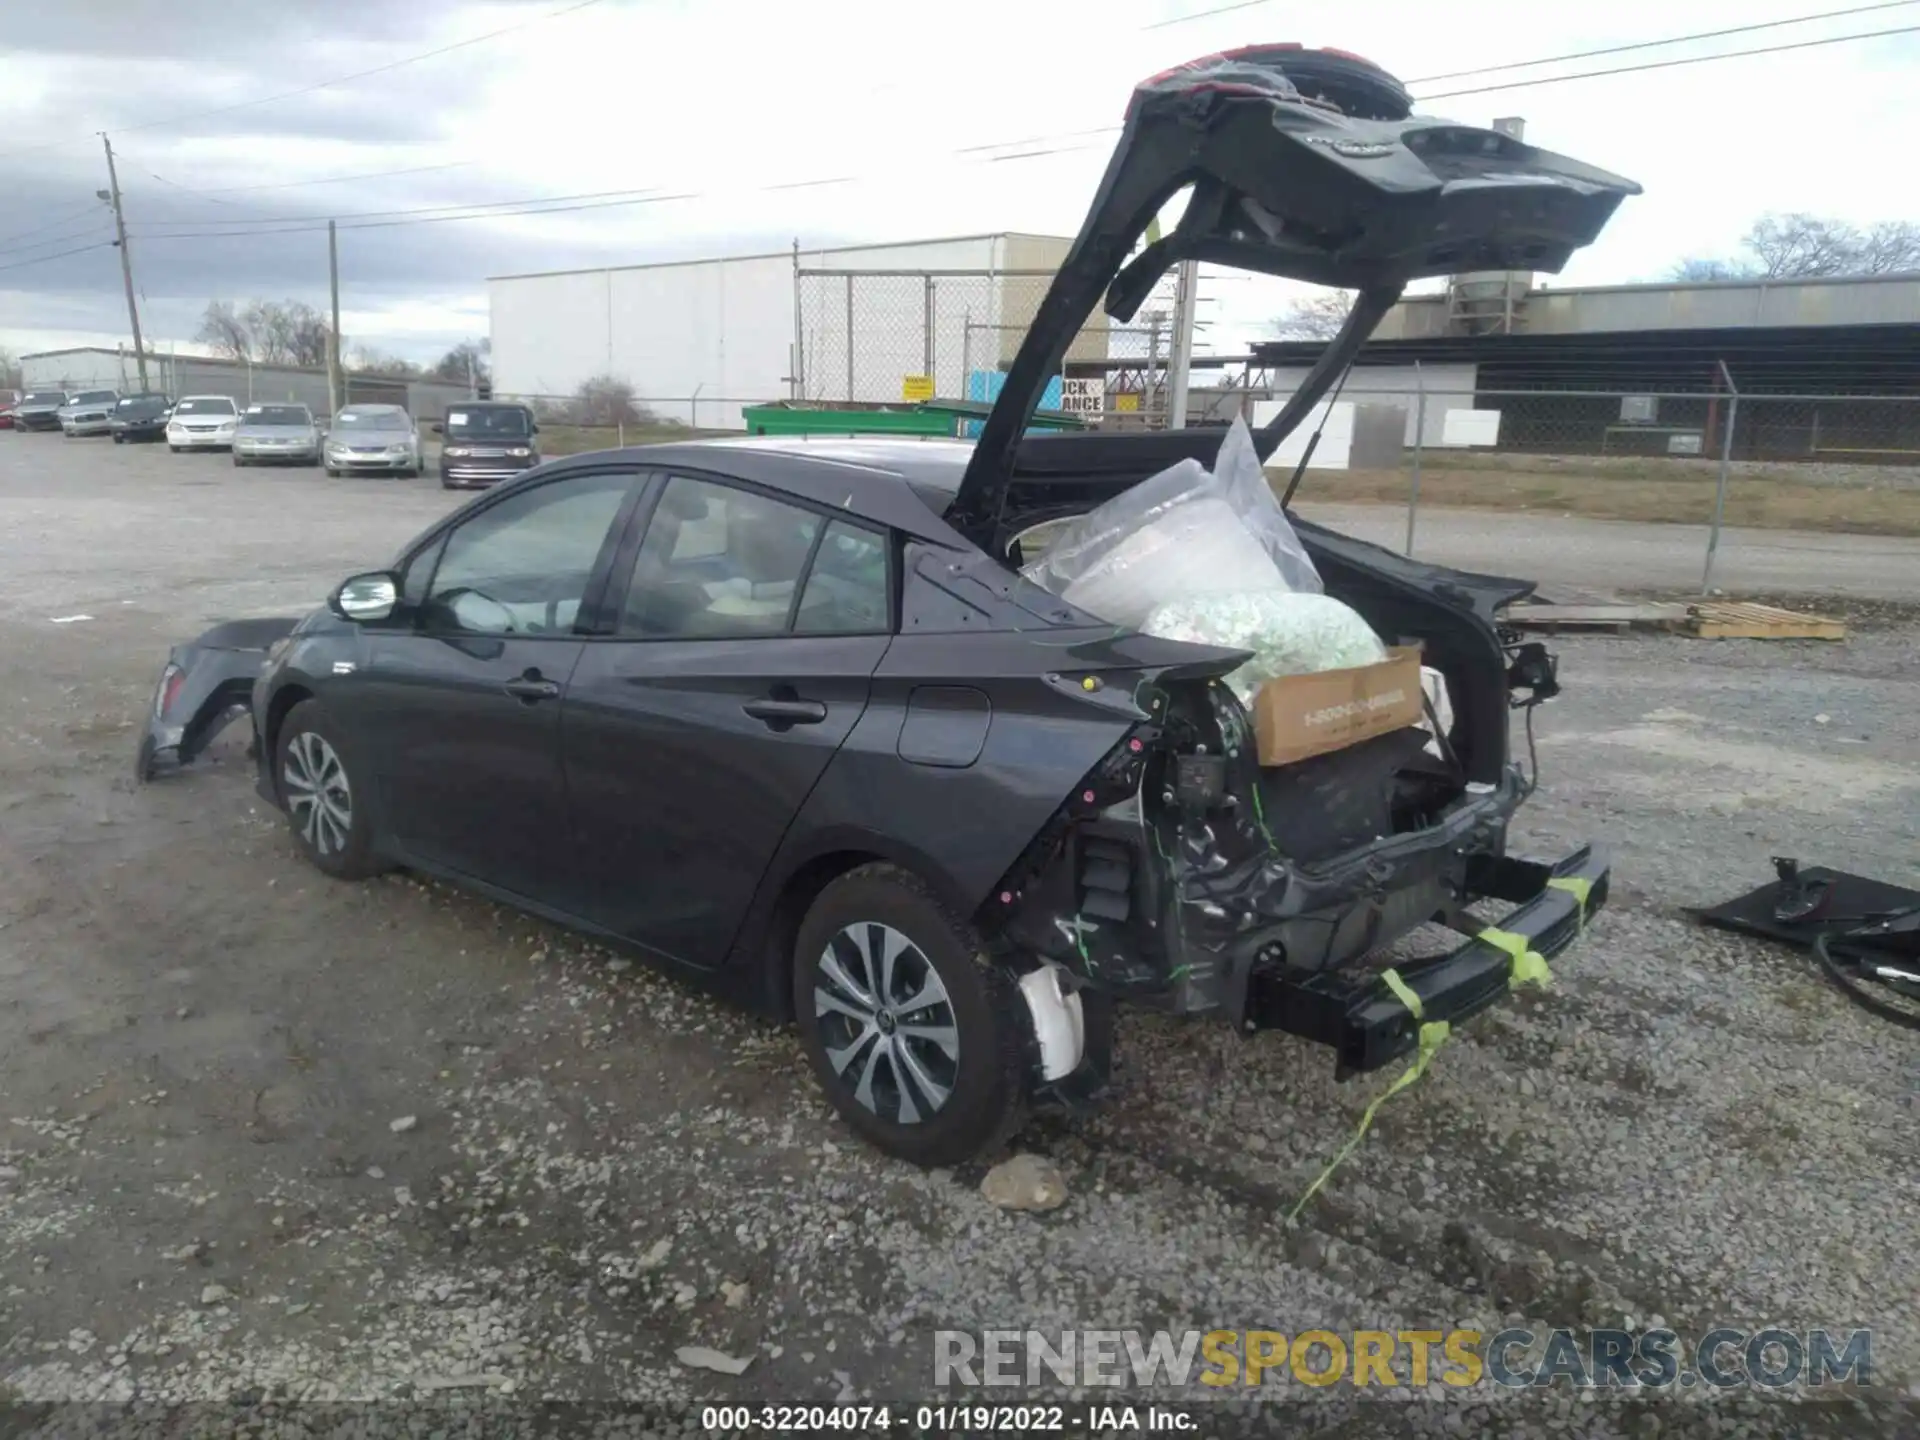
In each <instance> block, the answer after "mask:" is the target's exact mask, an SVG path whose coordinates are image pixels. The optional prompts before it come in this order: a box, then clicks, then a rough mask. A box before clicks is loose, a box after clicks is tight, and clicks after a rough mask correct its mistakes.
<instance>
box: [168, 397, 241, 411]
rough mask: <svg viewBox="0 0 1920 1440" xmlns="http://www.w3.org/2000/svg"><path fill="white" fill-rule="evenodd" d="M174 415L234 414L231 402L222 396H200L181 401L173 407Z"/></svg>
mask: <svg viewBox="0 0 1920 1440" xmlns="http://www.w3.org/2000/svg"><path fill="white" fill-rule="evenodd" d="M173 413H174V414H176V415H231V414H233V413H234V410H233V401H231V400H229V399H227V397H226V396H224V395H202V396H199V397H198V398H197V399H192V400H182V401H181V402H180V403H179V404H178V405H176V406H174V407H173Z"/></svg>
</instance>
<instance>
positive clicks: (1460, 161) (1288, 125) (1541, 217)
mask: <svg viewBox="0 0 1920 1440" xmlns="http://www.w3.org/2000/svg"><path fill="white" fill-rule="evenodd" d="M1411 111H1412V101H1411V100H1410V99H1409V97H1408V95H1407V93H1406V91H1405V89H1404V88H1402V86H1401V85H1400V83H1399V82H1398V81H1397V80H1395V79H1393V77H1392V76H1390V75H1388V74H1387V73H1386V72H1385V71H1383V70H1381V69H1380V68H1379V67H1378V66H1375V65H1373V64H1372V63H1371V62H1369V61H1366V60H1363V59H1361V58H1359V57H1358V56H1352V55H1348V54H1346V53H1344V52H1341V51H1333V50H1307V49H1303V48H1301V47H1300V46H1297V45H1255V46H1248V47H1246V48H1244V49H1240V50H1233V51H1227V52H1224V53H1222V54H1219V55H1212V56H1208V57H1206V58H1204V59H1200V60H1195V61H1192V62H1189V63H1188V64H1186V65H1182V66H1178V67H1176V68H1175V69H1172V70H1167V71H1164V72H1162V73H1161V74H1159V75H1156V76H1154V77H1152V78H1151V79H1149V80H1147V81H1144V82H1143V83H1142V84H1141V85H1140V86H1138V87H1137V88H1136V90H1135V91H1134V94H1133V98H1132V100H1131V102H1130V103H1129V105H1128V107H1127V116H1126V124H1125V127H1124V129H1123V132H1122V134H1121V136H1120V139H1119V142H1118V143H1117V144H1116V146H1115V148H1114V153H1113V159H1112V160H1111V161H1109V162H1108V165H1107V170H1106V174H1105V176H1104V177H1103V179H1102V180H1101V183H1100V188H1099V191H1098V192H1097V194H1096V195H1095V198H1094V202H1093V205H1092V207H1091V208H1090V209H1089V211H1088V214H1087V219H1086V222H1085V223H1084V224H1083V225H1082V226H1081V229H1080V233H1079V235H1078V236H1076V237H1075V239H1074V243H1073V246H1072V248H1071V249H1070V250H1069V251H1068V252H1067V257H1066V259H1065V260H1064V261H1063V262H1062V264H1061V266H1060V269H1059V272H1058V273H1057V274H1056V275H1055V276H1054V279H1053V282H1052V284H1051V285H1050V286H1049V287H1048V290H1047V294H1046V297H1045V299H1044V300H1043V301H1042V303H1041V305H1040V308H1039V310H1038V312H1037V313H1036V315H1035V319H1034V323H1033V325H1032V327H1031V328H1030V329H1029V330H1028V332H1027V335H1026V339H1025V341H1024V342H1023V343H1022V344H1021V346H1020V349H1019V351H1018V353H1017V354H1016V355H1015V357H1014V360H1013V363H1012V364H1011V366H1009V368H1008V371H1007V379H1006V382H1005V385H1004V386H1003V388H1002V389H1001V391H1000V394H999V396H998V398H997V400H996V402H995V404H994V408H993V411H992V413H991V414H990V415H989V416H988V418H987V421H986V423H985V425H984V426H983V427H982V430H981V435H980V441H979V444H978V445H977V446H976V447H975V450H974V453H973V457H972V460H971V462H970V463H969V465H968V467H967V473H966V477H965V479H964V481H963V482H962V484H961V486H960V489H959V491H958V493H957V494H956V495H955V497H954V500H953V503H952V505H951V506H950V507H949V508H948V511H947V518H948V520H949V521H951V522H953V523H954V524H955V526H956V527H957V528H959V529H960V530H961V531H962V532H963V533H965V534H966V535H967V537H968V538H969V539H971V540H973V541H974V542H975V543H976V544H979V545H981V546H982V547H984V548H986V549H988V550H989V551H990V552H991V553H994V554H1000V553H1003V552H1004V542H1005V540H1006V538H1007V536H1008V534H1009V533H1010V532H1009V528H1008V527H1009V525H1010V524H1015V525H1017V523H1018V517H1017V516H1012V515H1009V513H1008V501H1009V496H1010V492H1011V491H1012V490H1013V489H1014V487H1015V486H1016V485H1017V483H1018V482H1019V481H1021V480H1023V479H1026V478H1027V477H1034V478H1035V479H1041V478H1043V477H1046V476H1049V475H1064V474H1074V475H1078V476H1081V477H1085V476H1088V475H1090V474H1092V473H1095V472H1097V471H1098V470H1099V469H1101V468H1103V467H1104V466H1107V465H1115V466H1125V467H1127V468H1131V469H1133V470H1135V472H1136V473H1138V467H1139V465H1140V463H1141V454H1142V449H1141V447H1140V446H1138V445H1132V446H1125V447H1123V448H1122V449H1120V450H1117V451H1116V449H1115V444H1116V437H1113V436H1102V435H1099V434H1097V433H1096V434H1087V435H1078V434H1068V435H1054V436H1032V437H1029V436H1027V435H1026V433H1025V432H1026V429H1027V425H1028V423H1029V422H1030V421H1031V419H1032V418H1033V414H1034V411H1035V409H1036V408H1037V407H1038V405H1039V401H1040V397H1041V394H1042V392H1043V391H1044V389H1045V387H1046V384H1047V381H1048V380H1049V379H1050V378H1051V377H1052V376H1054V375H1056V374H1057V373H1059V368H1060V363H1061V360H1062V358H1063V357H1064V356H1065V355H1066V352H1067V347H1068V346H1069V345H1070V344H1071V343H1072V341H1073V338H1074V336H1075V335H1076V334H1078V333H1079V330H1080V328H1081V326H1082V325H1084V324H1085V323H1086V320H1087V318H1088V316H1090V315H1091V314H1092V313H1093V309H1094V306H1095V305H1096V304H1099V303H1100V302H1101V300H1102V297H1103V296H1104V298H1105V307H1106V310H1107V313H1108V314H1110V315H1112V316H1113V317H1114V318H1115V319H1117V320H1121V321H1125V320H1130V319H1131V318H1132V317H1133V314H1134V312H1135V310H1136V309H1137V308H1138V306H1139V305H1140V304H1141V302H1142V301H1143V300H1145V299H1146V297H1147V295H1148V293H1149V292H1150V291H1151V290H1152V288H1153V286H1154V284H1155V283H1156V282H1157V281H1158V280H1159V279H1160V278H1161V276H1163V275H1164V274H1165V273H1166V272H1167V270H1168V269H1169V268H1170V267H1171V266H1173V265H1174V264H1176V263H1178V262H1179V261H1182V260H1187V259H1194V260H1202V261H1210V262H1213V263H1217V264H1222V265H1230V266H1233V267H1235V268H1237V269H1242V270H1251V271H1255V272H1258V273H1260V274H1266V275H1274V276H1280V277H1284V278H1287V279H1293V280H1301V281H1306V282H1308V283H1311V284H1317V285H1328V286H1337V287H1341V288H1345V289H1352V290H1356V291H1358V292H1359V296H1358V299H1357V301H1356V303H1355V305H1354V307H1353V311H1352V313H1351V314H1350V315H1349V317H1348V320H1347V323H1346V326H1345V327H1344V328H1343V329H1342V330H1341V332H1340V334H1339V335H1338V336H1337V337H1336V338H1335V339H1334V340H1333V341H1331V342H1330V343H1329V344H1328V346H1327V350H1326V352H1325V354H1324V355H1323V356H1322V357H1321V359H1320V361H1319V363H1318V364H1316V365H1315V366H1314V368H1313V370H1312V371H1311V373H1310V374H1309V375H1308V376H1307V378H1306V379H1305V381H1304V382H1303V383H1302V385H1301V386H1300V388H1299V390H1298V391H1296V392H1295V394H1294V395H1293V397H1292V399H1291V400H1290V402H1289V403H1288V404H1287V405H1285V406H1284V407H1282V409H1281V412H1280V413H1279V414H1278V415H1276V416H1275V417H1274V419H1273V420H1272V421H1271V422H1270V423H1269V424H1268V425H1266V426H1265V427H1263V428H1262V429H1261V430H1260V431H1258V432H1256V434H1255V443H1256V446H1257V448H1258V450H1259V453H1260V457H1261V459H1263V460H1264V459H1266V458H1268V457H1269V456H1271V455H1272V454H1273V452H1274V450H1275V449H1277V448H1278V447H1279V445H1280V442H1281V440H1282V439H1284V438H1285V436H1286V435H1287V434H1288V433H1289V432H1290V431H1292V430H1293V429H1294V428H1295V427H1296V426H1298V425H1299V424H1300V422H1301V420H1302V419H1303V418H1304V417H1305V416H1306V415H1307V414H1308V413H1309V412H1310V411H1311V409H1312V407H1313V405H1314V404H1315V402H1316V401H1318V400H1319V399H1320V398H1321V397H1322V396H1323V395H1324V394H1325V393H1326V391H1327V389H1328V388H1329V387H1330V386H1331V385H1332V384H1333V382H1334V380H1335V378H1336V377H1337V376H1338V375H1339V374H1340V372H1341V371H1342V370H1344V369H1345V367H1346V366H1347V365H1348V364H1349V363H1350V362H1351V360H1352V358H1353V356H1354V354H1355V353H1356V352H1357V351H1358V350H1359V348H1360V346H1361V345H1362V344H1363V343H1364V342H1365V340H1366V338H1367V336H1368V335H1370V334H1371V333H1372V331H1373V328H1374V326H1375V325H1376V324H1377V323H1378V322H1379V320H1380V318H1381V316H1383V315H1384V314H1385V313H1386V312H1387V310H1388V308H1389V307H1391V306H1392V305H1393V304H1394V302H1395V301H1396V300H1398V299H1399V298H1400V293H1401V291H1402V289H1403V288H1404V287H1405V286H1406V284H1407V283H1408V282H1409V281H1411V280H1416V279H1420V278H1423V277H1426V276H1437V275H1449V274H1456V273H1459V272H1461V271H1465V270H1532V271H1548V272H1557V271H1558V270H1560V269H1561V268H1562V267H1563V266H1564V265H1565V264H1566V262H1567V259H1568V258H1569V257H1570V256H1571V255H1572V253H1573V252H1574V251H1575V250H1576V249H1578V248H1580V247H1581V246H1583V245H1586V244H1589V243H1591V242H1592V240H1593V239H1594V237H1595V236H1597V235H1598V234H1599V232H1600V230H1601V228H1602V227H1603V226H1604V225H1605V224H1606V222H1607V220H1608V219H1609V218H1610V217H1611V216H1612V214H1613V212H1614V210H1615V208H1616V207H1617V206H1618V205H1619V203H1620V201H1621V200H1622V199H1624V198H1625V197H1627V196H1629V195H1636V194H1638V193H1639V191H1640V187H1639V186H1638V185H1636V184H1634V183H1633V182H1632V181H1631V180H1626V179H1622V178H1621V177H1620V176H1618V175H1612V174H1609V173H1608V172H1606V171H1604V170H1600V169H1597V168H1595V167H1594V166H1591V165H1586V164H1583V163H1581V162H1580V161H1578V160H1571V159H1568V158H1567V157H1566V156H1563V155H1556V154H1554V153H1552V152H1551V151H1547V150H1542V149H1540V148H1538V147H1537V146H1532V145H1527V144H1525V143H1523V142H1521V141H1519V140H1516V139H1514V138H1512V137H1511V136H1508V135H1504V134H1502V133H1500V132H1498V131H1495V130H1488V129H1482V128H1480V127H1477V126H1471V125H1461V124H1457V123H1455V122H1453V121H1449V120H1438V119H1432V118H1427V117H1417V116H1414V115H1413V114H1412V113H1411ZM1188 187H1191V194H1190V196H1189V197H1188V201H1187V206H1186V210H1185V212H1184V213H1183V214H1182V216H1181V218H1180V220H1179V223H1178V224H1177V225H1176V226H1175V228H1174V229H1173V231H1172V233H1170V234H1168V235H1166V236H1165V237H1164V238H1162V239H1159V240H1156V241H1154V242H1153V243H1151V244H1148V245H1146V246H1145V247H1144V248H1139V247H1140V242H1141V240H1142V239H1144V238H1145V236H1146V233H1147V230H1148V227H1149V226H1150V225H1151V224H1152V223H1153V222H1154V220H1155V218H1156V217H1157V216H1158V215H1159V214H1160V212H1161V211H1162V210H1163V209H1164V208H1165V207H1166V206H1167V204H1168V203H1169V202H1170V201H1171V200H1173V198H1174V197H1175V196H1177V195H1178V194H1180V192H1181V191H1183V190H1186V189H1188ZM1136 252H1137V253H1136ZM1127 438H1134V437H1127ZM1156 441H1157V446H1156V449H1155V455H1154V460H1155V462H1156V464H1158V465H1164V464H1170V463H1172V462H1173V461H1174V460H1176V459H1179V458H1181V457H1182V456H1183V455H1194V456H1210V455H1211V454H1212V451H1213V448H1214V447H1215V446H1216V445H1217V444H1218V443H1219V432H1217V431H1212V430H1193V431H1173V432H1168V433H1167V434H1166V435H1165V436H1162V437H1156ZM1023 498H1026V497H1023ZM1018 508H1020V509H1022V510H1024V511H1025V512H1027V513H1028V514H1031V513H1032V511H1033V510H1034V509H1035V508H1036V505H1035V503H1033V501H1032V500H1031V499H1030V498H1026V503H1023V504H1022V505H1020V506H1019V507H1018Z"/></svg>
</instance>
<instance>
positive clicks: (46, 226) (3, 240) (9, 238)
mask: <svg viewBox="0 0 1920 1440" xmlns="http://www.w3.org/2000/svg"><path fill="white" fill-rule="evenodd" d="M98 203H99V202H98V201H96V200H90V201H88V202H87V203H86V204H85V205H82V206H81V207H80V208H79V209H78V210H75V211H73V212H72V213H71V214H68V215H62V216H60V217H59V218H58V219H54V220H43V221H41V222H40V223H39V224H38V225H31V226H29V227H28V228H27V229H25V230H17V231H15V232H14V233H13V234H11V235H0V245H11V244H12V243H13V242H14V241H16V240H24V239H26V237H27V236H29V235H38V234H39V233H40V232H41V231H42V230H51V229H53V227H54V226H56V225H64V224H66V223H67V222H68V221H69V220H78V219H79V218H80V217H81V216H82V215H88V214H91V213H93V209H94V206H95V205H97V204H98Z"/></svg>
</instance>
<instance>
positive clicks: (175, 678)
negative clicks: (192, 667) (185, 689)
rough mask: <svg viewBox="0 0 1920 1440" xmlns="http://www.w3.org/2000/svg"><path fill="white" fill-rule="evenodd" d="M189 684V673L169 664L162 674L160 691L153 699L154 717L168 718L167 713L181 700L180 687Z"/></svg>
mask: <svg viewBox="0 0 1920 1440" xmlns="http://www.w3.org/2000/svg"><path fill="white" fill-rule="evenodd" d="M186 683H187V672H186V671H184V670H182V669H181V668H180V667H179V666H178V665H173V664H169V665H168V666H167V668H166V669H165V670H163V671H162V672H161V674H160V689H159V691H158V693H157V694H155V695H154V697H153V713H154V717H155V718H156V719H159V720H164V719H166V718H167V712H168V711H170V710H172V709H173V702H174V701H176V700H178V699H179V698H180V687H181V686H183V685H185V684H186Z"/></svg>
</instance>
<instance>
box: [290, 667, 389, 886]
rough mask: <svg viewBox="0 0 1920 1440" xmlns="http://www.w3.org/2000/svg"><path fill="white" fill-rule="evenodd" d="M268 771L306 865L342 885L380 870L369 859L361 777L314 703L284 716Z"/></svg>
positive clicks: (370, 841) (369, 823)
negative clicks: (276, 787)
mask: <svg viewBox="0 0 1920 1440" xmlns="http://www.w3.org/2000/svg"><path fill="white" fill-rule="evenodd" d="M273 765H274V777H275V783H276V784H278V786H279V788H280V798H281V802H282V804H284V806H285V807H286V812H287V823H288V825H289V826H290V827H291V828H292V830H293V839H294V843H295V844H296V845H298V846H299V847H300V850H301V853H302V854H304V855H305V856H306V857H307V859H308V860H310V861H312V862H313V864H314V865H315V866H316V867H318V868H319V869H321V870H324V871H325V872H326V873H327V874H329V875H332V876H335V877H336V878H338V879H341V880H360V879H364V878H365V877H366V876H368V875H373V874H376V873H378V872H379V871H380V870H381V869H383V868H385V867H384V866H382V865H381V864H380V862H379V861H378V860H377V859H376V858H375V857H374V852H373V823H372V819H371V817H370V816H369V815H368V813H367V806H366V796H365V793H364V787H363V783H362V782H363V781H364V778H365V777H364V776H363V775H362V774H360V772H359V771H358V770H357V769H356V767H355V766H354V765H353V764H352V759H351V750H350V749H349V747H348V746H347V744H346V743H345V741H344V740H343V738H342V736H341V733H340V728H339V726H338V725H337V724H336V723H335V722H334V720H333V718H332V717H331V716H330V715H328V714H327V712H326V710H325V708H323V707H322V706H321V704H320V702H319V701H318V700H302V701H301V702H300V703H299V704H297V705H295V706H294V707H293V708H292V709H291V710H289V711H288V712H287V716H286V719H285V720H283V721H282V722H281V724H280V733H279V735H278V736H277V737H276V738H275V741H274V758H273Z"/></svg>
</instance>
